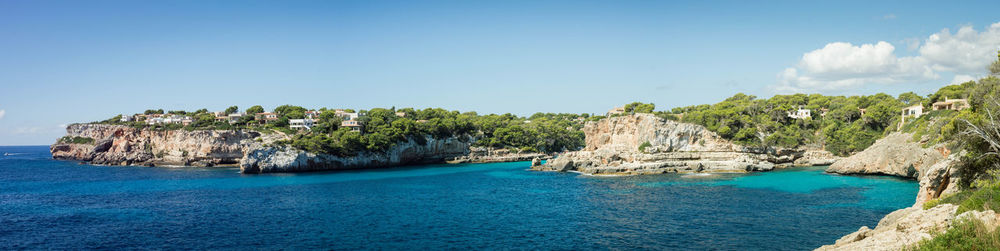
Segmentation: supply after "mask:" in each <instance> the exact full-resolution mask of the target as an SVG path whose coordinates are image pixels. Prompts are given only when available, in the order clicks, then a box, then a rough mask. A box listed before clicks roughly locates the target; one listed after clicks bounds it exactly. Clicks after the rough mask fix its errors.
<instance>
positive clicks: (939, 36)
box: [920, 23, 1000, 75]
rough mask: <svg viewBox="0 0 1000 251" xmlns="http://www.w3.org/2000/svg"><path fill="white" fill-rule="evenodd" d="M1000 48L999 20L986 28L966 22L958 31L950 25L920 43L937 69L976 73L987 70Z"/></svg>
mask: <svg viewBox="0 0 1000 251" xmlns="http://www.w3.org/2000/svg"><path fill="white" fill-rule="evenodd" d="M997 49H1000V23H995V24H993V25H990V27H989V28H988V29H986V30H985V31H983V32H977V31H976V30H975V29H973V28H972V26H963V27H962V28H959V29H958V31H957V32H955V34H951V33H950V32H948V29H944V30H941V32H938V33H934V34H933V35H931V36H930V37H928V38H927V40H925V41H924V45H923V46H921V47H920V55H921V56H922V57H924V58H927V59H928V60H929V61H931V62H933V64H934V65H933V66H934V69H935V70H938V71H954V72H956V73H957V74H966V75H969V74H973V73H981V72H984V71H986V70H985V69H986V65H989V63H991V62H993V60H996V52H997Z"/></svg>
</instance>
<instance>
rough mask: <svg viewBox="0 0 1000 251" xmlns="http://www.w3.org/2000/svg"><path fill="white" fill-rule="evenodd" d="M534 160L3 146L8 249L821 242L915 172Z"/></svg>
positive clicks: (910, 198)
mask: <svg viewBox="0 0 1000 251" xmlns="http://www.w3.org/2000/svg"><path fill="white" fill-rule="evenodd" d="M529 165H530V163H529V162H510V163H490V164H442V165H421V166H407V167H397V168H385V169H372V170H351V171H333V172H314V173H296V174H258V175H249V174H240V173H239V170H238V169H237V168H194V167H183V168H164V167H138V166H94V165H87V164H82V163H79V162H76V161H58V160H53V159H52V158H51V155H50V154H49V152H48V147H47V146H6V147H0V250H17V249H116V250H117V249H168V250H174V249H194V250H247V249H252V250H276V249H287V250H309V249H332V250H371V249H375V250H456V249H458V250H470V249H473V250H480V249H484V250H811V249H814V248H817V247H819V246H821V245H826V244H832V243H834V241H836V240H837V239H838V238H840V237H841V236H843V235H845V234H848V233H851V232H853V231H856V230H857V229H858V228H859V227H861V226H869V227H874V226H875V225H876V224H877V223H878V221H879V219H881V218H882V217H883V216H885V215H886V214H888V213H890V212H892V211H894V210H897V209H900V208H904V207H908V206H910V205H912V204H913V202H914V199H915V197H916V193H917V186H918V185H917V183H916V182H915V181H912V180H904V179H898V178H892V177H877V176H865V177H862V176H842V175H833V174H827V173H824V172H823V170H824V169H825V168H826V167H804V168H788V169H780V170H775V171H770V172H760V173H749V174H737V173H726V174H663V175H643V176H617V177H601V176H588V175H583V174H577V173H557V172H538V171H531V170H529V168H528V167H529Z"/></svg>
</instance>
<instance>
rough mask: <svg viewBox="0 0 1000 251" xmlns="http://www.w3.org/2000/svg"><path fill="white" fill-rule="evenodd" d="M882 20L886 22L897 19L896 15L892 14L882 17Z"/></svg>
mask: <svg viewBox="0 0 1000 251" xmlns="http://www.w3.org/2000/svg"><path fill="white" fill-rule="evenodd" d="M882 19H885V20H892V19H896V14H892V13H889V14H886V15H885V16H882Z"/></svg>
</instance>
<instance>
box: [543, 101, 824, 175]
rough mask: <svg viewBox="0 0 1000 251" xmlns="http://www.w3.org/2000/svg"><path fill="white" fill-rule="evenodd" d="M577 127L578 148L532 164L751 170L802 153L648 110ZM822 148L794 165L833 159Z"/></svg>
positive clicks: (612, 170) (626, 170)
mask: <svg viewBox="0 0 1000 251" xmlns="http://www.w3.org/2000/svg"><path fill="white" fill-rule="evenodd" d="M583 131H584V133H585V134H586V147H585V148H584V149H583V150H581V151H577V152H570V153H566V154H563V155H560V156H559V157H557V158H555V159H552V160H549V161H548V162H547V163H546V164H545V165H540V166H535V167H533V169H535V170H541V171H560V172H565V171H579V172H582V173H586V174H597V175H635V174H659V173H672V172H678V173H687V172H751V171H768V170H771V169H773V168H775V167H782V166H792V165H794V164H796V161H797V160H799V159H802V158H803V156H805V155H806V151H802V150H788V149H773V148H752V147H744V146H738V145H735V144H732V143H731V142H729V141H727V140H725V139H722V138H721V137H719V136H718V135H717V134H715V133H714V132H711V131H709V130H708V129H707V128H705V127H703V126H700V125H695V124H688V123H679V122H675V121H670V120H666V119H662V118H659V117H656V116H654V115H652V114H635V115H628V116H620V117H613V118H608V119H603V120H601V121H598V122H590V123H587V125H586V126H584V128H583ZM644 145H645V146H644ZM640 146H643V147H642V148H643V149H641V150H640ZM824 152H825V151H821V150H814V151H813V152H812V153H809V156H810V158H809V159H806V160H801V161H798V164H799V165H811V164H829V163H831V162H833V161H835V160H836V158H835V157H833V155H832V154H829V153H828V152H826V153H825V154H824Z"/></svg>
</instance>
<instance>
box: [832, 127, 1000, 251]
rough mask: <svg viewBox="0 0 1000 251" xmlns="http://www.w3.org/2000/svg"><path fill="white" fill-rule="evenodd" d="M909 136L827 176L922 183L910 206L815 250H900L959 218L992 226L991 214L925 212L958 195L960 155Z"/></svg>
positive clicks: (944, 209) (894, 138) (948, 209)
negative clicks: (893, 178) (932, 204)
mask: <svg viewBox="0 0 1000 251" xmlns="http://www.w3.org/2000/svg"><path fill="white" fill-rule="evenodd" d="M911 138H912V136H911V135H909V134H901V133H894V134H892V135H889V136H887V137H886V138H884V139H882V140H879V141H878V142H876V143H875V144H874V145H872V146H871V147H869V148H868V149H865V150H864V151H862V152H860V153H857V154H855V155H854V156H851V157H849V158H847V159H845V160H843V161H840V162H837V163H835V164H834V165H832V166H830V168H829V169H828V170H827V172H834V173H843V174H874V175H894V176H900V177H908V178H916V179H917V180H919V182H920V188H919V191H918V193H917V198H916V201H915V202H914V205H913V206H911V207H908V208H904V209H900V210H897V211H895V212H892V213H890V214H889V215H886V216H885V217H884V218H882V220H881V221H879V223H878V225H877V226H876V227H875V228H874V229H869V228H868V227H861V229H859V230H858V231H856V232H854V233H850V234H848V235H846V236H844V237H842V238H840V239H839V240H837V241H836V243H834V244H831V245H826V246H823V247H820V248H819V249H818V250H900V249H903V248H904V247H908V246H912V245H914V244H916V243H917V242H919V241H920V240H924V239H928V238H931V237H932V234H936V233H941V232H944V231H945V230H947V229H948V228H949V227H951V225H952V224H953V223H954V222H955V221H956V219H962V218H975V219H978V220H981V221H983V222H985V223H987V224H992V225H991V226H996V224H997V222H998V220H1000V218H998V215H997V214H995V213H994V212H993V211H984V212H979V211H969V212H965V213H962V214H960V215H956V214H955V212H956V209H957V207H956V206H955V205H951V204H942V205H938V206H935V207H933V208H929V209H926V210H925V209H923V205H924V203H925V202H927V201H930V200H933V199H937V198H940V197H942V196H945V195H948V194H951V193H955V192H958V184H959V178H958V177H959V176H958V168H957V167H956V164H958V163H959V158H958V156H960V155H962V153H957V154H949V152H948V151H947V150H946V149H944V148H938V147H934V148H930V149H924V148H922V147H920V145H919V144H918V143H915V142H911V141H910V140H909V139H911Z"/></svg>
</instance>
